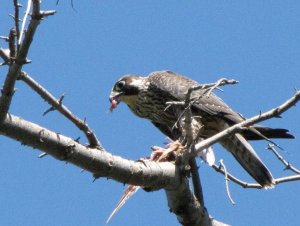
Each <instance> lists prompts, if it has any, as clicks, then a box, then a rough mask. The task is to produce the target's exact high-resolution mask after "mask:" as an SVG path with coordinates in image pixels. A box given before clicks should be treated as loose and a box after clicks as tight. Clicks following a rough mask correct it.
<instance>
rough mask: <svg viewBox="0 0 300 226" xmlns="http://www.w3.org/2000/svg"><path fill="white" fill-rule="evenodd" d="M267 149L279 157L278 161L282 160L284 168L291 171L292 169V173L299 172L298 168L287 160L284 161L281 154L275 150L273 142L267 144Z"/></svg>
mask: <svg viewBox="0 0 300 226" xmlns="http://www.w3.org/2000/svg"><path fill="white" fill-rule="evenodd" d="M267 149H268V150H270V151H272V152H273V153H274V154H275V156H276V157H277V158H278V159H279V161H280V162H282V163H283V164H284V165H285V167H286V169H289V170H291V171H293V172H294V173H296V174H300V170H299V169H297V168H296V167H294V166H293V165H292V164H290V163H289V162H288V161H286V160H285V159H284V158H283V156H281V155H280V154H279V153H278V151H276V149H275V146H274V145H273V144H268V147H267Z"/></svg>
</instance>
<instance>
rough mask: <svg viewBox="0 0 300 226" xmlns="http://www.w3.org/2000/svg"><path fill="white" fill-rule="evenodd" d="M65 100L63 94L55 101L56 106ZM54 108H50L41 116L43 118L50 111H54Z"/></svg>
mask: <svg viewBox="0 0 300 226" xmlns="http://www.w3.org/2000/svg"><path fill="white" fill-rule="evenodd" d="M64 98H65V94H62V95H61V97H60V98H59V99H58V100H57V102H58V104H59V105H62V101H63V99H64ZM55 110H56V108H55V107H54V106H51V107H50V108H49V109H48V110H46V111H45V112H44V113H43V116H45V115H46V114H48V113H49V112H51V111H55Z"/></svg>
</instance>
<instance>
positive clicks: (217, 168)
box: [212, 164, 262, 188]
mask: <svg viewBox="0 0 300 226" xmlns="http://www.w3.org/2000/svg"><path fill="white" fill-rule="evenodd" d="M212 168H213V169H214V170H215V171H217V172H219V173H221V174H223V175H224V176H225V171H224V169H222V166H221V165H220V166H217V165H216V164H213V165H212ZM226 174H227V178H228V179H230V180H231V181H233V182H234V183H236V184H238V185H240V186H242V187H243V188H262V187H261V185H260V184H255V183H247V182H244V181H242V180H240V179H238V178H236V177H234V176H233V175H231V174H230V173H228V172H227V173H226Z"/></svg>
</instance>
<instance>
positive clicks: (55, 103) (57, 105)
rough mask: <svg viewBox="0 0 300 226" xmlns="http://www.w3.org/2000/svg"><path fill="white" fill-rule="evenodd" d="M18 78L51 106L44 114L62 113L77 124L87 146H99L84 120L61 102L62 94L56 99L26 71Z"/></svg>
mask: <svg viewBox="0 0 300 226" xmlns="http://www.w3.org/2000/svg"><path fill="white" fill-rule="evenodd" d="M19 79H21V80H22V81H23V82H25V83H26V84H27V85H28V86H29V87H31V88H32V90H34V91H35V92H36V93H37V94H39V95H40V96H41V97H42V98H43V99H44V100H45V101H47V102H48V103H49V104H50V105H51V107H50V109H48V110H47V111H46V112H44V115H45V114H47V113H48V112H49V111H52V110H55V109H56V110H57V111H59V112H60V113H61V114H62V115H64V116H65V117H66V118H67V119H69V120H70V121H71V122H72V123H74V124H75V126H77V128H79V129H80V130H82V131H83V132H84V134H85V136H86V137H87V139H88V141H89V146H90V147H92V148H94V147H95V148H96V147H100V145H101V144H100V141H99V140H98V139H97V137H96V135H95V133H94V132H93V131H92V130H91V129H90V128H89V126H88V124H87V123H86V120H81V119H79V118H78V117H76V116H75V115H74V114H73V113H72V112H71V111H70V110H69V109H68V108H67V107H66V106H64V105H63V104H62V100H63V97H64V95H62V96H61V97H60V98H59V99H58V100H57V99H56V98H55V97H54V96H53V95H52V94H51V93H50V92H49V91H47V90H46V89H45V88H44V87H43V86H41V85H40V84H39V83H38V82H36V81H35V80H34V79H33V78H31V77H30V76H29V75H28V74H27V73H26V72H24V71H23V72H21V73H20V76H19Z"/></svg>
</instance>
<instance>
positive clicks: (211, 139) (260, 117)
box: [194, 91, 300, 156]
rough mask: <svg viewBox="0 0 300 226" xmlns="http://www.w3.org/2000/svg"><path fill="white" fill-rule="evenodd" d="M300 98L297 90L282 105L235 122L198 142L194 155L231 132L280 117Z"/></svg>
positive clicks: (299, 92)
mask: <svg viewBox="0 0 300 226" xmlns="http://www.w3.org/2000/svg"><path fill="white" fill-rule="evenodd" d="M299 99H300V91H296V93H295V94H294V96H292V97H291V98H290V99H288V100H287V101H286V102H284V103H283V104H281V105H280V106H278V107H276V108H274V109H271V110H269V111H267V112H265V113H262V114H259V115H257V116H254V117H252V118H250V119H247V120H245V121H242V122H240V123H238V124H235V125H233V126H231V127H229V128H228V129H225V130H223V131H222V132H220V133H217V134H216V135H214V136H212V137H209V138H207V139H205V140H203V141H201V142H199V143H198V144H196V145H195V152H194V155H195V156H196V155H197V153H198V152H200V151H202V150H203V149H205V148H208V147H209V146H211V145H213V144H215V143H217V142H218V141H219V140H221V139H223V138H224V137H225V136H228V135H229V134H232V133H236V132H238V131H240V130H243V129H244V128H245V127H249V126H251V125H254V124H255V123H258V122H262V121H265V120H267V119H270V118H274V117H279V116H280V114H282V113H283V112H285V111H286V110H288V109H289V108H291V107H292V106H294V105H296V103H297V102H298V101H299Z"/></svg>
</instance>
